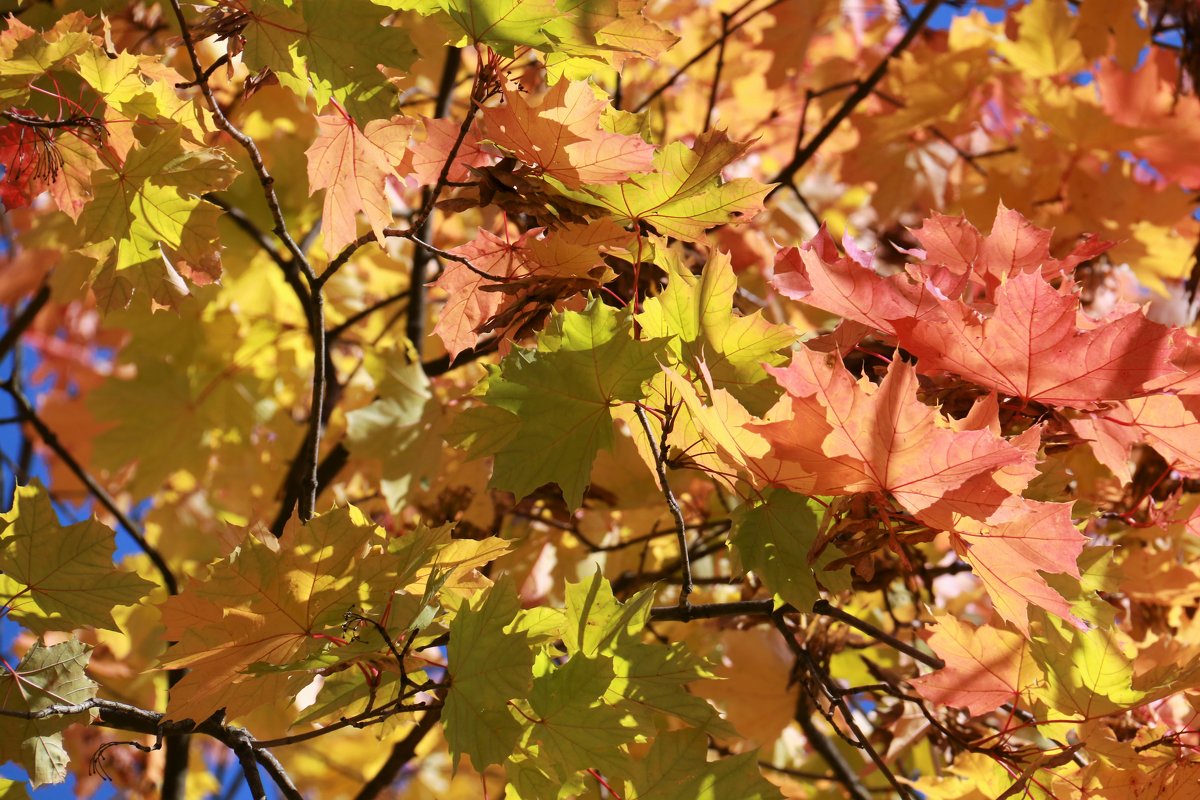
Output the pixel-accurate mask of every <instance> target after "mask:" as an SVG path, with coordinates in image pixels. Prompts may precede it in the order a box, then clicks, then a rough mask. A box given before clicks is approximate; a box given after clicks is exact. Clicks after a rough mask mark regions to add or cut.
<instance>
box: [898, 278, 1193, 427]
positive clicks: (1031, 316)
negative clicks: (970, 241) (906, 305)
mask: <svg viewBox="0 0 1200 800" xmlns="http://www.w3.org/2000/svg"><path fill="white" fill-rule="evenodd" d="M940 305H941V310H942V311H943V312H944V316H941V317H939V318H934V317H931V316H926V317H925V318H923V319H920V320H909V319H897V320H895V321H894V325H895V327H896V330H897V332H898V334H899V337H900V343H901V345H903V347H904V348H905V349H906V350H908V351H910V352H911V353H913V355H915V356H917V358H918V359H919V361H918V363H919V365H920V369H921V371H922V372H923V373H930V372H933V371H936V370H946V371H947V372H952V373H954V374H956V375H959V376H961V377H963V378H966V379H967V380H970V381H972V382H974V383H977V384H979V385H980V386H985V387H988V388H990V389H996V390H998V391H1001V392H1004V393H1005V394H1009V395H1012V396H1014V397H1019V398H1021V399H1023V400H1027V401H1031V402H1039V403H1046V404H1055V405H1063V406H1070V407H1075V408H1089V407H1092V406H1094V405H1096V404H1097V403H1101V402H1105V401H1112V400H1124V399H1127V398H1130V397H1135V396H1137V395H1139V394H1143V393H1145V392H1146V391H1148V388H1149V385H1150V384H1151V382H1153V381H1155V380H1158V379H1161V378H1163V377H1164V376H1167V375H1171V374H1172V373H1175V372H1177V371H1178V370H1177V368H1176V367H1175V366H1174V365H1172V363H1171V361H1170V357H1171V355H1172V351H1173V346H1172V336H1173V332H1172V331H1171V329H1170V328H1167V327H1165V326H1163V325H1159V324H1157V323H1154V322H1151V321H1150V320H1148V319H1146V317H1145V315H1144V314H1142V313H1141V312H1140V311H1133V312H1129V313H1126V314H1123V315H1120V314H1118V315H1116V316H1115V318H1106V319H1104V320H1102V321H1099V322H1093V321H1090V320H1086V318H1085V319H1083V320H1081V319H1080V316H1081V313H1080V310H1079V299H1078V298H1077V297H1075V296H1074V295H1073V294H1072V293H1071V288H1070V286H1069V285H1066V286H1063V287H1062V288H1060V289H1057V290H1056V289H1054V288H1053V287H1052V286H1051V285H1050V284H1049V283H1047V282H1046V280H1045V279H1044V278H1043V277H1041V276H1040V275H1038V274H1036V273H1022V274H1019V275H1017V276H1015V277H1013V278H1012V279H1010V280H1009V281H1008V282H1007V283H1005V284H1004V285H1003V286H1001V287H1000V288H999V289H997V290H996V306H995V310H994V311H993V313H992V314H991V315H990V316H989V317H986V318H983V319H981V318H980V315H979V313H978V312H977V311H976V310H975V309H973V308H971V307H969V306H967V305H965V304H963V303H961V302H959V301H950V300H943V301H940Z"/></svg>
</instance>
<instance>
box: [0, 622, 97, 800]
mask: <svg viewBox="0 0 1200 800" xmlns="http://www.w3.org/2000/svg"><path fill="white" fill-rule="evenodd" d="M90 653H91V648H90V647H88V646H87V645H85V644H83V643H82V642H79V641H77V640H75V639H71V640H70V641H67V642H62V643H61V644H54V645H50V646H48V647H47V646H46V645H43V644H42V643H41V642H35V643H34V645H33V647H31V648H29V652H27V653H26V654H25V657H24V658H22V659H21V662H20V663H19V664H17V666H16V669H13V668H12V667H9V666H8V665H7V664H5V669H4V670H3V673H2V674H0V706H2V707H3V708H5V709H7V710H10V711H18V712H29V711H40V710H42V709H44V708H48V707H50V706H54V705H60V704H61V705H75V704H77V703H82V702H83V701H85V700H89V699H91V698H93V697H95V696H96V688H97V687H96V684H95V683H93V682H92V681H91V680H89V679H88V677H87V675H86V674H85V673H84V668H85V667H87V663H88V657H89V654H90ZM92 715H94V712H92ZM85 718H86V717H85ZM79 720H80V718H79V717H71V716H66V715H54V716H49V717H43V718H41V719H30V720H26V719H17V718H15V717H7V716H6V717H0V760H3V761H16V762H17V763H18V764H20V765H21V766H22V767H24V768H25V771H26V772H28V773H29V782H30V783H32V784H33V787H34V788H35V789H36V788H37V787H38V786H41V785H43V784H47V783H61V782H62V781H63V780H65V779H66V777H67V751H66V750H65V749H64V747H63V738H62V732H63V730H64V729H65V728H66V727H67V726H68V725H71V724H73V723H75V722H78V721H79Z"/></svg>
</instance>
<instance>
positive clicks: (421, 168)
mask: <svg viewBox="0 0 1200 800" xmlns="http://www.w3.org/2000/svg"><path fill="white" fill-rule="evenodd" d="M459 127H460V123H458V122H456V121H455V120H453V119H429V118H428V117H422V118H421V130H422V131H423V133H424V138H421V139H420V140H419V141H415V142H413V144H412V145H411V146H410V147H408V148H407V149H406V150H405V151H404V154H403V155H402V156H401V158H400V164H399V165H398V166H397V167H396V172H397V173H398V174H400V175H402V176H412V178H413V179H414V180H416V182H417V184H418V185H420V186H432V185H433V184H435V183H437V180H438V178H439V177H440V176H441V174H442V169H443V168H444V167H445V164H446V161H447V160H448V159H449V157H450V153H451V151H454V160H453V161H451V162H450V167H449V169H448V170H447V171H446V180H448V181H453V182H455V183H462V182H464V181H468V180H470V179H471V167H482V166H485V165H487V164H491V163H492V162H493V161H495V156H493V155H491V154H489V153H488V152H486V151H485V150H483V149H482V147H481V140H480V137H479V129H478V127H477V126H476V125H474V124H472V125H471V127H470V128H468V129H467V133H466V135H465V136H464V137H463V139H462V141H461V142H459V144H458V149H457V150H455V149H454V144H455V142H458V133H459Z"/></svg>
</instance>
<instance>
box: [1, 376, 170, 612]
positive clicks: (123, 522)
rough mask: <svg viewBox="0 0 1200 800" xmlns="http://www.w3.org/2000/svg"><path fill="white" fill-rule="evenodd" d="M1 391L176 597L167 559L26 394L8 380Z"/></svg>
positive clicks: (2, 383)
mask: <svg viewBox="0 0 1200 800" xmlns="http://www.w3.org/2000/svg"><path fill="white" fill-rule="evenodd" d="M0 389H4V390H5V391H6V392H8V394H9V396H11V397H12V399H13V402H14V403H16V406H17V411H18V412H19V413H20V414H21V416H22V417H24V418H25V420H26V422H28V423H29V424H30V425H32V426H33V429H34V430H35V431H37V433H38V436H40V437H41V439H42V441H43V442H45V443H46V446H47V447H49V448H50V449H51V450H53V451H54V453H55V455H57V456H58V457H59V458H60V459H61V460H62V462H63V464H64V465H65V466H66V467H67V469H69V470H70V471H71V473H72V474H73V475H74V476H75V477H76V478H78V479H79V482H80V483H82V484H83V485H84V486H86V487H87V490H88V492H89V493H90V494H91V495H92V497H94V498H95V499H96V502H98V503H99V504H100V505H102V506H103V507H104V508H105V509H106V510H107V511H108V513H110V514H112V515H113V517H114V518H115V519H116V520H117V523H118V524H119V525H120V526H121V527H122V528H124V529H125V532H126V533H127V534H129V536H130V537H131V538H132V539H133V540H134V542H136V543H137V546H138V548H139V549H141V551H142V552H143V553H145V554H146V555H147V556H148V557H149V558H150V561H151V563H153V564H154V568H155V569H157V570H158V572H159V575H160V576H161V577H162V583H163V586H165V587H166V589H167V591H168V592H170V593H171V594H179V583H178V582H177V581H176V580H175V575H174V574H173V573H172V572H171V568H170V567H169V566H168V565H167V562H166V559H164V558H163V557H162V554H161V553H159V552H158V549H157V548H155V547H154V545H152V544H150V542H148V541H146V537H145V536H143V535H142V532H141V531H140V530H139V529H138V527H137V525H135V524H134V522H133V520H131V519H130V518H129V515H128V514H126V513H125V512H124V511H122V510H121V508H120V507H119V506H118V505H117V503H116V501H115V500H114V499H113V498H112V495H110V494H109V493H108V492H107V491H105V489H104V487H102V486H101V485H100V484H99V483H97V482H96V480H95V478H93V477H92V476H91V474H90V473H88V471H87V470H86V469H84V468H83V465H82V464H80V463H79V461H78V460H77V459H76V458H75V456H73V455H72V454H71V452H70V451H69V450H67V448H66V447H65V446H64V445H63V443H62V442H61V441H60V440H59V438H58V435H57V434H56V433H55V432H54V431H53V430H52V429H51V428H50V426H49V425H47V424H46V422H45V421H44V420H43V419H42V418H41V417H40V416H38V413H37V410H36V409H34V407H33V406H32V405H31V404H30V402H29V399H28V398H27V397H25V393H24V392H22V391H21V390H20V389H19V388H18V387H17V386H16V384H15V383H13V382H12V381H11V380H7V381H3V382H0Z"/></svg>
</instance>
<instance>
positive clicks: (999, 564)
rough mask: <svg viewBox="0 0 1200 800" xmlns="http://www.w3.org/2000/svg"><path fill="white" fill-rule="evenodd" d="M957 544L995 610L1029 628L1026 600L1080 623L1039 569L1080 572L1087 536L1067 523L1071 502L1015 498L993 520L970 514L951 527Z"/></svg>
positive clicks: (1068, 521)
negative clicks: (977, 519) (979, 519)
mask: <svg viewBox="0 0 1200 800" xmlns="http://www.w3.org/2000/svg"><path fill="white" fill-rule="evenodd" d="M952 537H953V539H954V544H955V547H956V549H958V550H959V552H960V554H961V555H962V556H963V557H964V558H966V559H967V560H968V561H969V562H971V564H972V565H973V566H974V567H975V574H976V575H978V576H979V580H980V581H981V582H982V583H983V585H984V588H985V589H986V590H987V592H988V595H989V596H990V597H991V598H992V604H993V605H994V606H995V608H996V611H997V612H998V613H999V614H1000V615H1001V616H1002V617H1004V618H1005V619H1006V620H1008V621H1009V622H1011V623H1012V624H1013V625H1015V626H1016V627H1017V628H1018V629H1019V630H1020V631H1022V632H1023V633H1025V634H1027V635H1028V633H1029V621H1028V616H1027V609H1028V606H1029V604H1031V603H1032V604H1034V605H1037V606H1040V607H1041V608H1044V609H1046V610H1047V611H1050V612H1052V613H1054V614H1056V615H1058V616H1060V617H1062V618H1063V619H1066V620H1069V621H1071V622H1073V623H1075V624H1082V623H1081V622H1080V620H1079V619H1078V618H1077V617H1076V616H1075V614H1074V613H1073V611H1072V610H1071V604H1070V603H1069V602H1067V600H1066V598H1064V597H1063V596H1062V595H1061V594H1059V593H1058V592H1057V591H1055V589H1053V588H1052V587H1051V586H1050V585H1049V584H1048V583H1047V582H1046V579H1045V577H1044V576H1043V575H1042V574H1041V573H1043V572H1048V573H1054V572H1061V573H1065V574H1067V575H1070V576H1071V577H1073V578H1078V577H1080V575H1079V565H1078V563H1077V561H1078V558H1079V554H1080V552H1082V550H1083V546H1084V544H1085V543H1086V542H1087V538H1086V537H1085V536H1083V535H1082V534H1080V533H1079V531H1078V530H1077V529H1076V528H1075V526H1074V525H1073V524H1072V522H1071V504H1070V503H1038V502H1034V501H1031V500H1022V499H1019V498H1018V499H1016V500H1015V501H1012V502H1010V503H1008V504H1006V506H1005V508H1004V509H1002V510H1001V511H1000V512H999V513H997V514H995V515H994V517H993V518H992V521H990V522H987V523H979V522H975V521H971V520H968V519H964V520H962V522H961V523H960V524H958V525H956V526H954V532H953V534H952Z"/></svg>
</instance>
